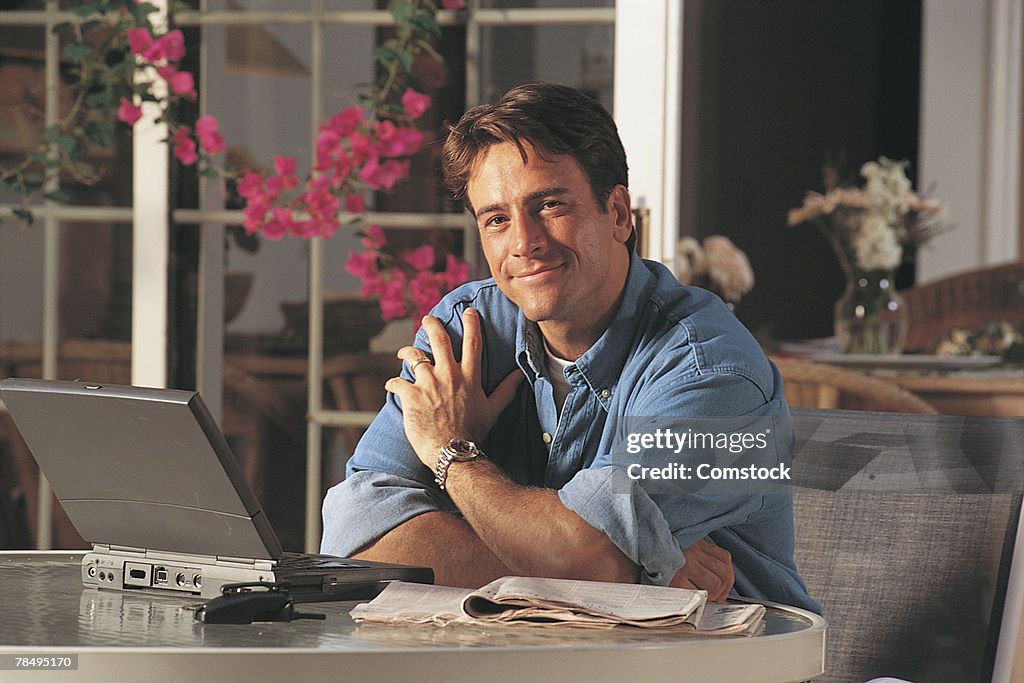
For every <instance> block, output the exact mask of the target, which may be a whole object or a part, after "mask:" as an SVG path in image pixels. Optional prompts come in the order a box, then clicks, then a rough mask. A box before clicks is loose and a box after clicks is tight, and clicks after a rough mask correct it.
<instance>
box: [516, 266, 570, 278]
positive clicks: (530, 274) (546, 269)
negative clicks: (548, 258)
mask: <svg viewBox="0 0 1024 683" xmlns="http://www.w3.org/2000/svg"><path fill="white" fill-rule="evenodd" d="M563 265H564V264H562V263H551V264H546V265H543V266H538V267H537V268H531V269H530V270H526V271H523V272H522V273H519V274H518V275H514V276H513V279H515V280H522V281H524V282H535V281H538V280H543V279H544V278H545V276H546V275H547V274H548V273H552V272H554V271H556V270H558V269H559V268H561V267H562V266H563Z"/></svg>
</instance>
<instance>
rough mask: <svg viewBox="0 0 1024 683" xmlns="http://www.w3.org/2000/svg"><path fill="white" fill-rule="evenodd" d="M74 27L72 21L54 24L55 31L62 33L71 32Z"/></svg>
mask: <svg viewBox="0 0 1024 683" xmlns="http://www.w3.org/2000/svg"><path fill="white" fill-rule="evenodd" d="M73 29H74V26H73V25H72V24H71V22H70V21H62V22H60V23H59V24H54V25H53V32H54V33H56V34H58V35H60V34H62V33H69V32H70V31H72V30H73Z"/></svg>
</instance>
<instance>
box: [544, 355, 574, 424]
mask: <svg viewBox="0 0 1024 683" xmlns="http://www.w3.org/2000/svg"><path fill="white" fill-rule="evenodd" d="M544 354H545V355H546V356H547V357H548V377H549V378H550V379H551V389H552V393H553V394H554V398H555V408H556V409H557V410H558V415H559V417H561V415H562V406H563V405H564V404H565V397H566V396H568V395H569V391H570V390H571V389H572V387H571V386H569V380H567V379H566V378H565V369H566V368H567V367H569V366H570V365H573V362H572V361H568V360H562V359H561V358H559V357H557V356H556V355H555V354H553V353H551V349H549V348H548V343H547V341H545V342H544Z"/></svg>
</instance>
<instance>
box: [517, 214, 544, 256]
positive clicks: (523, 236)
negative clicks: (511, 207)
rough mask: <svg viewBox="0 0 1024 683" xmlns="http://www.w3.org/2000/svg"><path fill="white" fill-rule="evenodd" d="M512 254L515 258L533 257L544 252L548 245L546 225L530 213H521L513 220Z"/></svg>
mask: <svg viewBox="0 0 1024 683" xmlns="http://www.w3.org/2000/svg"><path fill="white" fill-rule="evenodd" d="M512 229H513V230H514V231H515V232H514V237H513V242H512V253H513V255H514V256H521V257H527V258H529V257H532V256H536V255H537V254H538V253H540V252H543V251H544V249H545V248H546V247H547V244H548V235H547V231H546V230H545V227H544V224H543V223H542V222H541V221H540V220H538V218H537V216H534V215H531V214H530V212H528V211H523V212H520V213H519V215H517V216H515V218H514V220H513V226H512Z"/></svg>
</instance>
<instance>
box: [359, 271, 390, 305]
mask: <svg viewBox="0 0 1024 683" xmlns="http://www.w3.org/2000/svg"><path fill="white" fill-rule="evenodd" d="M383 291H384V278H382V277H381V276H380V273H378V272H376V271H374V272H372V273H367V274H366V275H364V276H363V286H362V287H360V288H359V296H361V297H363V298H364V299H369V298H370V297H371V296H375V295H377V294H380V293H381V292H383Z"/></svg>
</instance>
